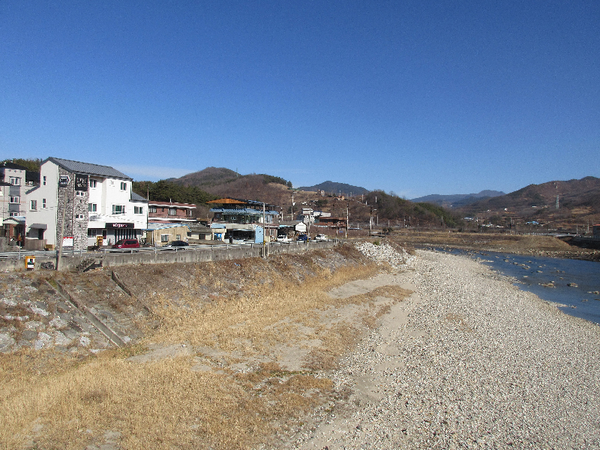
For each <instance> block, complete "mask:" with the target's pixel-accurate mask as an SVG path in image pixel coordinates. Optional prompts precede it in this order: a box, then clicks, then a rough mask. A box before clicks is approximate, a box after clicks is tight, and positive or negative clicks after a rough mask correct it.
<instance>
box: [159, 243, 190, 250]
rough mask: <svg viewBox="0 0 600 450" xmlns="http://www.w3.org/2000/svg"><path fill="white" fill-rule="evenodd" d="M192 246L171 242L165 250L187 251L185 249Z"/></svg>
mask: <svg viewBox="0 0 600 450" xmlns="http://www.w3.org/2000/svg"><path fill="white" fill-rule="evenodd" d="M189 246H190V244H188V243H187V242H185V241H171V242H169V243H168V244H167V245H165V246H164V247H163V248H164V249H171V250H177V249H179V250H185V247H189Z"/></svg>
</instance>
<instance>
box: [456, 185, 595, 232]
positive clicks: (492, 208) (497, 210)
mask: <svg viewBox="0 0 600 450" xmlns="http://www.w3.org/2000/svg"><path fill="white" fill-rule="evenodd" d="M460 212H461V213H462V214H463V215H465V216H474V215H478V216H479V215H481V216H482V217H494V216H495V217H516V218H520V219H525V220H529V221H532V220H535V221H536V222H540V223H542V222H543V223H551V224H552V226H554V227H560V226H567V225H569V224H578V225H582V226H583V225H586V224H590V223H592V224H593V223H598V222H600V178H595V177H585V178H582V179H581V180H569V181H549V182H547V183H543V184H530V185H529V186H526V187H524V188H522V189H519V190H518V191H514V192H511V193H510V194H506V195H502V196H500V197H494V198H487V199H483V200H478V201H476V202H474V203H471V204H469V205H465V206H464V207H462V208H460Z"/></svg>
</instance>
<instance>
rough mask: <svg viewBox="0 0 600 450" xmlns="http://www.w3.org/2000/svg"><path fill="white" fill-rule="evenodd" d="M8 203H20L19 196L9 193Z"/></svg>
mask: <svg viewBox="0 0 600 450" xmlns="http://www.w3.org/2000/svg"><path fill="white" fill-rule="evenodd" d="M9 203H21V198H20V197H19V196H18V195H14V196H13V195H11V196H10V202H9Z"/></svg>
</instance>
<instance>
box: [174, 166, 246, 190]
mask: <svg viewBox="0 0 600 450" xmlns="http://www.w3.org/2000/svg"><path fill="white" fill-rule="evenodd" d="M240 176H241V175H240V174H238V173H237V172H234V171H233V170H230V169H226V168H225V167H207V168H206V169H204V170H201V171H199V172H193V173H188V174H187V175H184V176H182V177H180V178H169V179H168V180H167V181H171V182H173V183H177V184H181V185H183V186H198V187H206V186H214V185H217V184H223V183H228V182H230V181H233V180H235V179H236V178H239V177H240Z"/></svg>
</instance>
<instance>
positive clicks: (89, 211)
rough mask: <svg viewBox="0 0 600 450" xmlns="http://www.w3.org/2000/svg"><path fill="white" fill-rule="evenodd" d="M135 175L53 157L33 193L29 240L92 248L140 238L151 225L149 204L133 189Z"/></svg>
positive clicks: (46, 165)
mask: <svg viewBox="0 0 600 450" xmlns="http://www.w3.org/2000/svg"><path fill="white" fill-rule="evenodd" d="M131 184H132V179H131V178H130V177H128V176H127V175H125V174H123V173H121V172H119V171H118V170H116V169H113V168H112V167H109V166H101V165H98V164H90V163H83V162H78V161H70V160H67V159H60V158H48V159H47V160H45V161H44V162H43V163H42V165H41V167H40V185H39V186H38V187H36V188H34V189H32V190H30V191H29V192H28V193H27V200H28V202H29V205H28V206H29V209H28V211H27V238H28V239H39V240H45V241H46V242H45V245H46V246H52V247H54V246H57V245H58V243H59V242H60V240H61V238H62V242H63V246H72V247H73V248H74V249H75V250H86V249H87V248H88V247H90V246H95V245H98V244H99V243H101V245H110V244H114V243H115V242H116V241H118V240H119V239H126V238H140V237H141V236H143V235H144V234H145V230H146V228H147V225H148V219H147V217H148V202H147V200H145V199H144V198H143V197H141V196H139V195H137V194H135V193H133V191H132V190H131Z"/></svg>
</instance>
